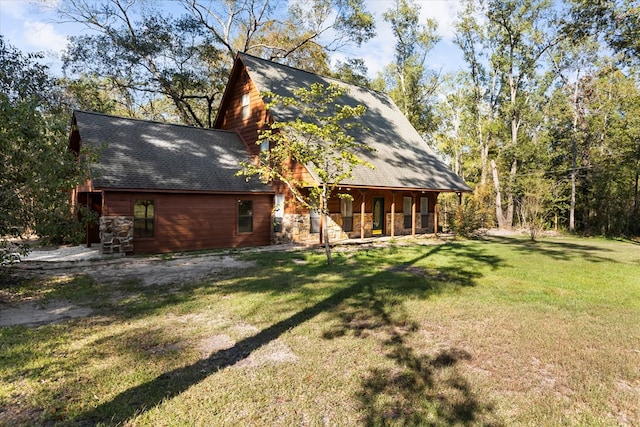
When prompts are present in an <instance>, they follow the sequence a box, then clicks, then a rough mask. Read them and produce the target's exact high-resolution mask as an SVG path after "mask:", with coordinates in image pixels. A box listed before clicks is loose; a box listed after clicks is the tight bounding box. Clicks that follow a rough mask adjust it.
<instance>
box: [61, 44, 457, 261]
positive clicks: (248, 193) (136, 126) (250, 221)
mask: <svg viewBox="0 0 640 427" xmlns="http://www.w3.org/2000/svg"><path fill="white" fill-rule="evenodd" d="M314 83H322V84H325V85H326V84H329V83H338V84H341V85H344V86H345V87H346V88H347V94H346V95H345V96H344V100H343V101H344V104H349V105H353V106H355V105H364V106H365V107H366V109H367V110H366V114H365V115H364V116H362V117H360V118H359V121H360V122H361V124H362V125H363V127H362V128H361V129H360V130H359V131H358V133H357V134H356V135H355V136H356V137H357V138H358V140H359V141H360V142H363V143H365V144H367V145H369V146H370V147H371V148H372V149H373V150H372V151H370V152H365V153H361V156H362V157H363V158H364V160H366V161H367V162H369V163H371V164H372V165H373V166H374V169H369V168H365V167H361V168H356V169H355V171H354V176H353V178H352V179H349V180H348V181H345V182H342V183H339V185H340V193H345V194H350V195H351V196H352V198H353V199H352V200H349V199H344V198H343V199H341V198H338V197H335V198H333V199H332V200H331V201H330V203H329V210H330V212H331V214H330V219H329V224H321V222H320V218H319V215H317V214H316V213H314V212H313V211H312V212H309V211H305V210H303V209H300V208H298V207H296V205H295V204H293V203H288V202H290V197H291V196H290V194H289V193H288V192H287V190H286V188H283V187H282V186H279V185H277V184H271V185H266V184H262V183H260V182H258V181H257V180H250V181H246V180H245V179H244V177H240V176H236V172H237V171H238V170H239V169H240V166H239V163H240V162H241V161H243V160H248V159H251V158H252V157H254V158H255V156H257V155H258V154H259V153H260V150H265V149H269V147H268V146H266V145H264V144H263V145H258V144H257V141H258V131H259V129H260V128H261V126H264V123H268V122H270V121H273V120H280V121H284V120H290V119H292V118H295V117H297V112H296V111H295V110H292V109H282V108H271V109H269V110H268V111H267V109H266V108H265V100H264V99H263V96H262V94H263V93H265V92H267V91H269V92H273V93H275V94H278V95H281V96H292V90H294V89H295V88H299V87H309V86H310V85H311V84H314ZM214 127H215V129H201V128H193V127H188V126H180V125H171V124H163V123H157V122H151V121H145V120H134V119H127V118H121V117H113V116H108V115H103V114H97V113H90V112H84V111H75V112H74V113H73V118H72V128H71V134H70V140H69V141H70V142H69V143H70V148H71V149H72V150H73V151H75V152H76V153H81V150H82V149H83V148H90V150H91V151H93V152H94V153H95V154H97V156H98V159H99V160H98V161H97V162H96V163H94V164H92V166H91V179H90V180H89V181H88V182H87V183H86V184H85V185H83V186H80V187H78V188H76V189H75V191H74V194H73V198H74V200H75V202H76V203H78V204H81V205H84V206H87V207H89V208H91V209H92V210H94V211H95V212H97V213H98V215H99V217H100V223H99V225H98V226H95V227H91V228H90V229H89V230H87V243H88V244H92V243H96V244H99V245H100V248H101V251H102V252H103V253H117V252H120V253H124V252H131V251H133V252H135V253H160V252H171V251H185V250H197V249H211V248H220V247H238V246H261V245H268V244H270V243H278V242H285V241H313V242H318V241H319V239H320V235H321V228H322V227H328V231H329V234H330V239H331V240H333V241H335V240H339V239H346V238H364V237H371V236H384V235H387V236H394V235H401V234H417V233H433V232H437V224H438V217H437V212H438V211H437V203H438V195H439V194H440V193H442V192H456V193H459V194H461V193H462V192H465V191H469V190H470V189H469V187H468V186H467V185H466V184H465V183H464V182H463V181H462V180H461V179H460V178H459V177H458V176H456V175H455V174H454V173H453V172H452V171H451V170H450V169H449V168H448V167H447V166H446V165H445V164H443V163H442V162H441V161H440V160H439V159H438V158H437V156H436V155H435V153H434V152H433V151H432V150H431V149H430V148H429V147H428V146H427V144H426V143H425V142H424V140H423V139H422V138H421V137H420V135H419V134H418V132H417V131H416V130H415V129H414V128H413V126H411V124H410V123H409V121H408V120H407V119H406V117H404V115H403V114H402V112H401V111H400V110H399V109H398V107H397V106H396V105H395V104H394V103H393V101H392V100H391V99H390V98H389V97H388V96H387V95H384V94H382V93H379V92H376V91H373V90H369V89H365V88H362V87H358V86H353V85H348V84H346V83H342V82H338V81H336V80H334V79H331V78H327V77H322V76H319V75H317V74H313V73H309V72H306V71H302V70H298V69H295V68H291V67H287V66H284V65H281V64H277V63H275V62H271V61H267V60H263V59H259V58H256V57H253V56H250V55H246V54H239V55H238V56H237V58H236V61H235V64H234V67H233V69H232V72H231V75H230V78H229V82H228V84H227V87H226V90H225V93H224V95H223V99H222V101H221V105H220V108H219V111H218V115H217V117H216V120H215V126H214ZM295 168H296V171H298V173H300V174H301V175H302V176H304V177H305V179H306V180H307V182H310V181H311V180H313V179H314V176H313V173H312V172H311V171H310V170H309V169H308V168H306V166H304V165H296V166H295Z"/></svg>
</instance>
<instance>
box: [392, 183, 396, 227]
mask: <svg viewBox="0 0 640 427" xmlns="http://www.w3.org/2000/svg"><path fill="white" fill-rule="evenodd" d="M395 235H396V192H395V191H391V237H392V238H393V237H394V236H395Z"/></svg>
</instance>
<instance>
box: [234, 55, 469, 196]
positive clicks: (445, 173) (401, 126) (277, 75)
mask: <svg viewBox="0 0 640 427" xmlns="http://www.w3.org/2000/svg"><path fill="white" fill-rule="evenodd" d="M242 65H243V66H244V67H245V69H246V70H247V73H248V75H249V77H250V78H251V80H252V81H253V83H254V85H255V86H256V87H257V89H258V91H260V92H261V93H264V92H272V93H275V94H276V95H280V96H284V97H292V96H293V91H294V90H295V89H297V88H308V87H310V86H311V85H312V84H314V83H321V84H323V85H328V84H330V83H337V84H339V85H341V86H342V87H345V88H346V89H347V93H346V94H345V95H344V100H343V101H341V104H345V105H351V106H356V105H364V106H365V107H366V109H367V110H366V113H365V114H364V116H362V117H360V118H359V119H358V121H359V122H360V124H361V125H362V128H361V129H360V130H358V131H356V133H355V134H354V136H355V137H356V138H357V139H358V141H359V142H362V143H365V144H366V145H368V146H369V147H371V148H373V150H372V151H365V152H362V153H359V157H360V158H361V159H363V160H366V161H367V162H369V163H371V164H372V165H373V166H374V169H373V170H371V169H369V168H367V167H357V168H355V170H354V177H353V178H352V179H350V180H348V181H345V182H342V183H340V184H343V185H352V186H362V187H369V188H392V189H415V190H432V191H470V190H471V189H470V188H469V186H467V185H466V184H465V183H464V181H462V179H460V177H458V176H457V175H456V174H455V173H453V171H451V169H449V168H448V167H447V166H446V165H445V164H444V163H443V162H442V161H441V160H440V159H438V156H437V155H436V154H435V152H434V151H433V150H432V149H431V148H430V147H429V146H428V145H427V143H426V142H425V141H424V140H423V139H422V137H421V136H420V134H419V133H418V132H417V131H416V129H415V128H414V127H413V126H412V125H411V123H410V122H409V120H408V119H407V118H406V117H405V116H404V114H403V113H402V112H401V111H400V109H399V108H398V107H397V106H396V105H395V103H394V102H393V101H392V100H391V98H390V97H389V96H388V95H385V94H383V93H381V92H377V91H374V90H371V89H367V88H363V87H359V86H355V85H351V84H347V83H344V82H341V81H338V80H336V79H333V78H330V77H323V76H320V75H317V74H313V73H310V72H307V71H303V70H299V69H296V68H292V67H289V66H286V65H282V64H278V63H275V62H272V61H267V60H264V59H260V58H257V57H254V56H251V55H247V54H244V53H240V54H238V57H237V59H236V64H235V67H238V66H242ZM227 90H229V88H227ZM269 111H270V113H271V114H272V116H273V118H274V120H276V121H289V120H292V119H295V118H296V111H295V110H292V109H291V108H278V106H273V107H272V108H271V109H270V110H269ZM310 172H311V171H310Z"/></svg>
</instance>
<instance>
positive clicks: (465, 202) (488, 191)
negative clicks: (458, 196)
mask: <svg viewBox="0 0 640 427" xmlns="http://www.w3.org/2000/svg"><path fill="white" fill-rule="evenodd" d="M493 197H494V196H493V190H492V188H491V186H489V185H478V186H477V187H476V188H475V189H474V191H473V193H472V194H469V195H464V197H463V199H462V215H461V216H460V217H459V216H458V215H457V214H456V215H455V217H454V219H453V230H454V231H455V233H456V234H457V235H460V236H464V237H476V236H477V234H478V233H479V232H481V231H482V230H486V229H488V228H492V227H493V226H494V223H495V211H494V210H493V205H492V203H491V202H492V198H493Z"/></svg>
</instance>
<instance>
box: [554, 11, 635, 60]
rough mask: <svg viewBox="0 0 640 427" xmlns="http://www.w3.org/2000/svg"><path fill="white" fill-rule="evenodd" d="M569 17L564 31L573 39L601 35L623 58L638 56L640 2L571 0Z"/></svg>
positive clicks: (628, 58)
mask: <svg viewBox="0 0 640 427" xmlns="http://www.w3.org/2000/svg"><path fill="white" fill-rule="evenodd" d="M571 3H572V7H571V17H572V19H571V20H570V21H569V22H567V24H566V25H565V28H564V30H565V31H566V32H567V33H568V34H569V35H571V36H573V37H572V38H573V40H574V41H578V40H580V39H581V38H584V37H587V36H602V37H603V39H604V41H605V42H606V43H607V44H608V45H609V46H610V47H611V48H612V49H613V50H614V51H616V52H619V53H621V54H623V55H624V59H626V60H627V61H630V62H635V63H638V59H639V58H640V37H638V34H640V2H638V0H599V1H593V0H571Z"/></svg>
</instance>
